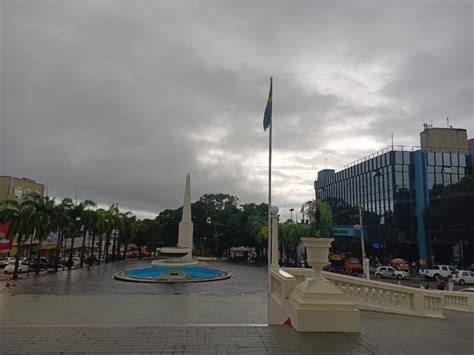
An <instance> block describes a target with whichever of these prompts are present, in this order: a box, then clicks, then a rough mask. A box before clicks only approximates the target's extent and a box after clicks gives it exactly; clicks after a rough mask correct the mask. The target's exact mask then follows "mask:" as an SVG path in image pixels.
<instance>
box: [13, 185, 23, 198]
mask: <svg viewBox="0 0 474 355" xmlns="http://www.w3.org/2000/svg"><path fill="white" fill-rule="evenodd" d="M22 196H23V189H22V188H21V187H15V198H21V197H22Z"/></svg>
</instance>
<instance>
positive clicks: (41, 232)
mask: <svg viewBox="0 0 474 355" xmlns="http://www.w3.org/2000/svg"><path fill="white" fill-rule="evenodd" d="M23 203H25V204H30V205H31V206H33V208H34V210H35V212H34V213H33V215H32V221H33V225H34V227H35V238H36V239H37V240H38V251H37V252H36V266H35V274H36V275H38V274H39V272H40V266H41V265H40V259H41V249H42V247H43V241H44V239H45V238H46V237H47V236H48V235H49V234H50V233H51V232H52V231H53V230H54V207H55V200H54V198H50V197H49V196H42V195H40V194H38V193H30V194H27V195H26V197H25V200H24V202H23Z"/></svg>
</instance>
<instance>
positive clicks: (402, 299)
mask: <svg viewBox="0 0 474 355" xmlns="http://www.w3.org/2000/svg"><path fill="white" fill-rule="evenodd" d="M323 275H324V277H325V278H326V279H328V280H330V281H332V282H334V284H335V285H336V286H338V287H339V289H341V290H342V291H343V292H344V293H345V294H346V295H347V296H349V298H350V299H351V300H353V302H354V303H355V304H356V305H357V307H358V308H359V309H366V310H372V311H379V312H388V313H397V314H406V315H414V316H422V317H431V318H444V315H443V295H442V294H440V293H437V292H433V291H429V290H424V289H419V288H414V287H408V286H400V285H394V284H389V283H385V282H380V281H372V280H366V279H361V278H357V277H352V276H346V275H339V274H335V273H331V272H323Z"/></svg>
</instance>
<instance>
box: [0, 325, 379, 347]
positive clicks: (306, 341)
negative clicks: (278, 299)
mask: <svg viewBox="0 0 474 355" xmlns="http://www.w3.org/2000/svg"><path fill="white" fill-rule="evenodd" d="M1 331H2V333H1V337H2V342H1V345H0V350H1V352H2V354H4V353H5V354H13V353H35V354H40V353H81V352H82V353H111V354H117V353H154V354H156V353H160V354H163V353H164V354H167V353H170V354H244V353H249V354H269V353H271V354H288V353H292V354H296V353H297V354H318V353H328V352H331V353H345V354H348V353H356V354H371V353H381V352H380V351H378V350H377V348H376V346H374V345H373V344H371V343H370V341H369V339H366V338H365V337H364V336H360V335H355V334H300V333H297V332H295V331H294V330H293V329H292V328H290V327H284V326H280V327H263V326H231V327H222V326H210V327H203V326H195V327H159V328H155V327H133V328H129V327H123V328H117V327H115V328H102V327H101V328H82V327H74V328H22V329H19V328H4V329H2V330H1Z"/></svg>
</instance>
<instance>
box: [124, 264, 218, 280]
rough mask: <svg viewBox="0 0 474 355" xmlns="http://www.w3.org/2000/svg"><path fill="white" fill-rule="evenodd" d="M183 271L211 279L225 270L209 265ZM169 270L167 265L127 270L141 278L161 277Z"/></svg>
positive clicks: (189, 274) (195, 276) (200, 277)
mask: <svg viewBox="0 0 474 355" xmlns="http://www.w3.org/2000/svg"><path fill="white" fill-rule="evenodd" d="M181 270H182V271H183V273H184V274H185V275H186V276H187V277H189V278H191V279H209V278H214V277H218V276H221V275H222V274H223V272H222V271H221V270H218V269H213V268H208V267H191V266H190V267H183V268H182V269H181ZM168 272H169V269H167V268H165V267H148V268H144V269H134V270H129V271H127V276H130V277H134V278H139V279H159V278H161V277H162V276H164V275H165V274H166V273H168Z"/></svg>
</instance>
